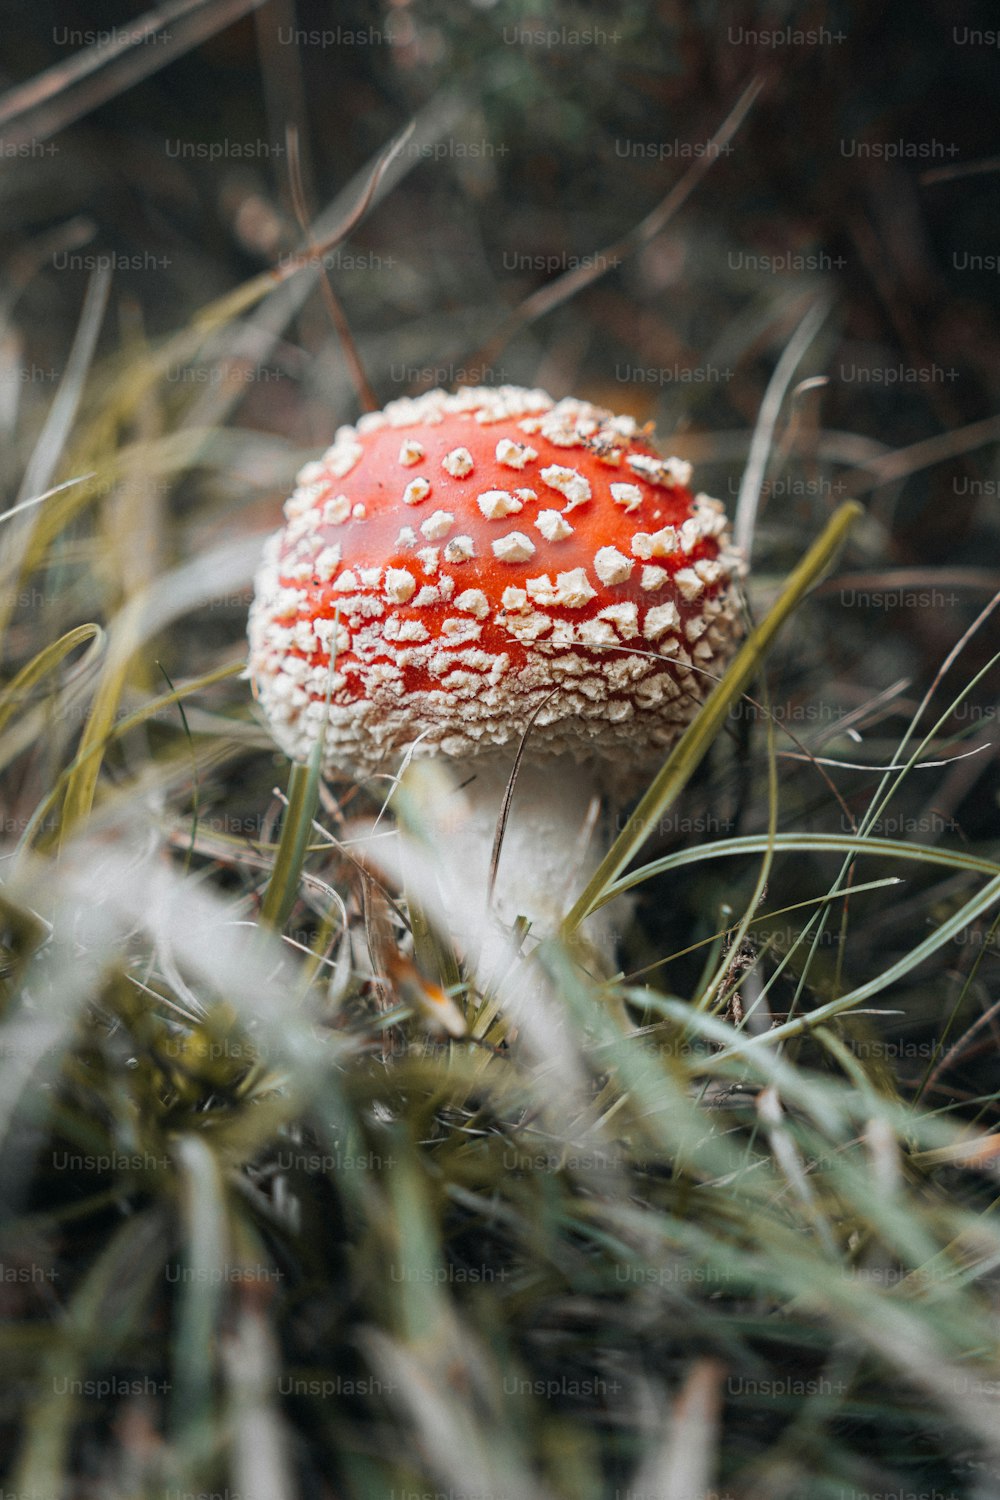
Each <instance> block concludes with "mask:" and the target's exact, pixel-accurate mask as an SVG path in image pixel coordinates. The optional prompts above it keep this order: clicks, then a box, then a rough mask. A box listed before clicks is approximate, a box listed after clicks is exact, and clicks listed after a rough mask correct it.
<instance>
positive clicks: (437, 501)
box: [249, 386, 740, 927]
mask: <svg viewBox="0 0 1000 1500" xmlns="http://www.w3.org/2000/svg"><path fill="white" fill-rule="evenodd" d="M690 475H691V466H690V464H688V463H686V462H684V461H683V460H681V459H677V458H663V457H661V456H660V455H658V454H657V453H656V452H655V450H654V449H653V447H652V446H651V444H650V443H649V441H648V440H647V433H646V430H645V429H643V430H639V429H638V428H637V425H636V423H635V421H634V419H633V418H631V417H622V416H613V415H612V414H611V413H610V412H608V411H605V410H603V409H601V408H599V407H596V406H593V405H591V404H590V403H589V402H586V401H580V400H574V399H565V400H561V401H558V402H556V401H553V399H552V398H551V397H550V396H548V395H546V394H545V392H544V391H539V390H524V389H521V388H519V387H515V386H501V387H499V388H497V389H460V390H459V391H457V392H456V393H455V394H453V395H448V394H446V393H445V392H444V391H440V390H436V391H430V392H428V393H426V394H425V395H422V396H419V397H416V398H414V399H402V400H397V401H392V402H390V404H389V405H388V406H387V407H386V408H385V410H384V411H380V412H370V413H368V414H366V415H365V416H362V417H361V418H360V420H359V421H358V423H357V425H356V427H341V428H340V429H339V431H338V432H337V433H336V436H335V439H334V442H333V446H332V447H331V448H330V449H329V450H328V451H327V452H326V453H325V454H324V456H323V457H322V459H320V460H319V461H318V462H315V463H310V464H307V465H306V466H305V468H304V469H303V470H302V471H301V473H300V474H299V476H298V486H297V488H296V490H295V492H294V494H293V495H292V496H291V498H290V499H289V500H288V502H287V504H286V506H285V517H286V525H285V528H284V530H283V531H282V532H280V533H278V534H277V535H276V536H274V537H272V538H271V540H270V541H269V542H268V544H267V547H266V550H265V555H264V560H263V563H262V566H261V568H260V571H259V573H258V576H257V580H256V597H255V600H254V604H253V608H252V611H251V616H250V631H249V633H250V645H251V654H250V666H249V672H250V676H251V678H252V680H253V682H254V686H255V692H256V695H257V698H258V701H259V702H260V704H261V706H262V708H263V710H264V713H265V714H266V716H267V719H268V721H269V723H270V725H271V729H272V732H273V734H274V736H275V738H276V740H277V741H278V743H279V744H280V745H281V747H282V749H284V750H285V751H286V752H287V754H288V755H289V756H290V757H291V758H292V759H293V760H299V761H304V760H306V759H307V758H308V757H309V754H310V752H311V751H312V749H313V747H314V745H315V742H316V738H317V736H318V735H319V734H320V733H321V732H323V733H324V735H325V738H324V761H325V764H326V765H327V766H328V767H330V766H333V765H338V764H339V765H347V766H351V767H352V768H353V769H355V770H361V771H364V770H373V769H375V768H378V767H381V768H386V767H391V766H392V765H393V761H394V758H398V756H399V754H400V753H401V752H403V751H405V750H407V749H408V748H410V747H412V746H414V745H415V746H416V751H415V753H416V754H418V755H423V756H427V755H436V756H438V757H440V758H441V759H442V760H443V762H445V763H448V764H451V765H454V766H455V767H456V769H457V771H458V772H459V773H460V775H461V779H462V780H463V781H464V782H466V783H468V784H467V785H466V787H465V788H464V794H465V797H466V798H467V799H468V803H469V804H470V806H469V813H468V817H467V819H466V821H465V823H464V824H463V825H462V828H461V829H460V830H459V831H458V833H457V834H456V836H455V837H456V839H457V844H456V845H454V847H455V852H456V854H457V857H458V859H459V861H460V868H461V870H462V872H463V876H462V878H463V882H464V884H465V886H466V888H467V889H470V890H472V891H474V893H475V898H476V899H477V900H478V902H479V908H480V910H481V909H482V904H483V901H484V898H485V890H486V882H487V873H488V865H489V854H490V849H491V844H492V839H493V832H494V827H495V824H496V819H497V814H498V811H499V807H500V803H501V799H502V796H503V791H504V788H505V785H506V782H507V778H508V776H509V773H510V768H511V764H512V761H513V756H514V754H515V752H516V749H517V747H518V744H519V743H520V740H521V737H522V735H523V734H524V731H525V729H526V727H527V726H528V724H529V721H531V720H532V715H534V719H533V721H532V722H531V732H530V738H529V742H528V745H529V752H530V757H526V761H525V763H524V765H523V768H522V771H521V773H520V774H519V778H518V782H517V787H516V790H515V794H514V802H513V806H512V809H511V814H510V818H509V821H508V825H507V832H506V836H505V842H504V846H503V854H502V858H501V865H500V880H499V882H498V885H497V889H496V892H495V907H496V909H497V911H498V912H499V914H500V915H501V916H503V917H505V918H506V919H508V920H510V919H512V918H513V917H514V916H515V915H517V914H518V913H523V914H525V915H527V916H528V917H529V918H532V919H533V920H534V921H535V922H536V924H540V925H541V926H542V927H547V926H549V925H550V924H551V922H552V920H553V918H555V917H557V916H558V915H559V914H560V912H559V911H558V910H556V909H555V908H556V907H558V906H560V905H561V903H562V901H563V899H564V897H565V895H566V894H567V886H568V885H570V884H575V883H576V881H577V880H578V879H579V877H580V875H581V873H583V874H585V873H587V871H586V867H585V864H583V863H582V862H581V851H580V849H579V848H578V847H577V845H578V843H579V839H580V834H581V829H582V827H583V824H584V821H585V817H586V813H587V809H588V807H589V806H590V804H591V800H592V798H593V796H594V795H595V792H596V791H597V790H599V789H607V788H608V787H611V788H612V789H613V787H614V785H615V782H616V780H619V781H620V779H621V778H622V777H623V776H624V777H626V779H627V778H628V776H629V774H630V773H631V772H632V771H634V769H635V767H636V766H637V765H638V766H641V765H642V763H643V762H648V761H649V760H650V758H651V757H655V756H656V755H657V754H658V753H660V752H662V750H663V749H664V747H666V746H668V745H669V744H670V743H671V742H672V741H673V740H675V739H676V738H677V736H678V735H679V734H680V732H681V731H682V730H683V729H684V727H685V725H686V724H687V723H688V722H689V721H690V720H691V718H692V717H693V716H694V715H695V713H696V712H697V710H698V708H699V706H700V704H701V702H702V700H703V699H704V697H705V696H706V694H707V691H708V689H709V688H710V687H711V686H712V683H713V681H714V678H715V677H716V676H717V675H718V674H719V672H720V670H721V669H722V667H723V666H724V665H725V663H726V660H727V659H728V657H729V656H730V654H731V652H732V650H733V648H734V645H735V642H736V640H737V638H738V636H739V633H740V624H739V613H738V608H737V597H736V591H735V588H734V580H735V577H736V575H737V573H738V571H739V563H738V560H737V556H736V554H735V553H734V551H733V550H732V548H731V545H730V539H729V530H728V523H727V519H726V515H725V513H724V510H723V507H722V505H721V504H720V502H719V501H718V500H713V499H710V498H709V497H708V496H707V495H703V494H694V495H693V494H692V492H691V490H690V488H689V481H690ZM331 652H333V653H334V660H333V667H332V670H331ZM699 669H700V670H699ZM470 772H472V773H474V774H473V775H472V776H470Z"/></svg>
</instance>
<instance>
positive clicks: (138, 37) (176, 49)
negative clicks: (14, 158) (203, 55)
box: [0, 0, 263, 150]
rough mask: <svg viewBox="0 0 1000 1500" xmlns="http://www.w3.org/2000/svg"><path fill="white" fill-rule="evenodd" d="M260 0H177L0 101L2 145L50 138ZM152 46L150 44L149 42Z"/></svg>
mask: <svg viewBox="0 0 1000 1500" xmlns="http://www.w3.org/2000/svg"><path fill="white" fill-rule="evenodd" d="M261 4H263V0H174V3H172V4H167V5H161V6H159V7H158V8H157V9H156V10H151V11H147V12H146V14H145V15H144V16H140V17H138V18H137V19H136V20H135V22H134V23H133V24H132V25H131V26H130V27H129V28H128V30H127V31H125V29H124V28H119V32H118V34H116V35H112V36H111V37H110V38H109V39H108V40H107V41H99V42H97V43H95V44H94V45H93V46H92V47H88V48H87V49H86V50H85V51H83V52H80V53H78V54H77V55H76V56H75V57H72V58H70V60H69V61H68V62H65V63H59V64H57V65H56V66H55V67H53V68H50V69H49V70H48V71H47V72H45V73H42V74H40V76H39V77H37V78H34V79H32V81H31V82H30V83H26V84H21V85H20V86H19V87H18V88H15V89H11V90H10V92H9V93H7V94H6V95H4V97H3V98H0V131H2V134H0V144H2V145H3V146H4V147H6V148H9V149H11V150H14V149H16V147H17V146H19V145H21V144H22V143H24V142H29V141H45V140H48V139H49V138H50V137H51V136H53V135H56V134H57V133H58V132H59V131H60V130H63V129H64V128H65V127H66V126H67V125H70V124H72V122H73V121H74V120H79V119H80V118H81V117H82V116H84V115H87V114H89V113H90V111H91V110H93V109H97V107H98V106H99V105H101V104H104V103H105V102H106V101H107V100H108V99H113V98H114V97H115V96H116V95H117V94H121V93H123V92H124V90H125V89H129V88H131V87H132V86H133V84H136V83H138V82H139V81H140V79H142V78H145V77H147V76H148V75H149V74H150V73H155V72H158V71H159V69H160V68H163V67H165V66H166V65H167V63H169V62H172V61H173V59H174V58H177V57H181V56H183V54H184V53H185V52H188V51H190V49H191V48H192V47H196V46H197V45H198V44H199V42H203V41H204V40H205V39H206V38H207V37H210V36H214V35H215V33H216V32H217V31H221V30H222V29H223V27H225V26H229V25H231V24H232V22H233V21H236V20H238V19H239V18H240V16H244V15H246V14H247V12H248V11H251V10H255V9H256V8H257V6H258V5H261ZM147 43H148V44H149V45H147Z"/></svg>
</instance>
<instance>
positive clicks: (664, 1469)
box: [629, 1359, 725, 1500]
mask: <svg viewBox="0 0 1000 1500" xmlns="http://www.w3.org/2000/svg"><path fill="white" fill-rule="evenodd" d="M724 1373H725V1372H724V1369H723V1367H722V1365H721V1364H719V1362H718V1361H717V1360H712V1359H700V1360H698V1361H697V1362H696V1363H695V1364H694V1365H693V1366H692V1367H691V1370H690V1372H689V1374H688V1376H687V1378H686V1380H685V1382H684V1385H683V1387H682V1389H681V1391H680V1392H679V1394H678V1396H677V1398H676V1400H675V1401H674V1403H673V1406H672V1409H671V1413H670V1421H669V1426H668V1432H667V1436H666V1438H665V1439H664V1443H663V1447H662V1449H661V1451H660V1452H659V1453H658V1454H656V1455H655V1456H653V1457H652V1458H650V1459H649V1460H648V1461H647V1463H646V1464H645V1465H644V1466H643V1468H642V1469H641V1470H640V1472H639V1474H637V1475H636V1477H635V1479H634V1480H633V1481H632V1482H631V1484H630V1486H629V1493H631V1494H635V1495H656V1496H657V1497H658V1500H702V1497H704V1496H706V1495H708V1493H709V1489H710V1486H711V1484H712V1480H713V1477H714V1471H715V1467H716V1454H717V1449H718V1441H719V1418H720V1415H721V1407H722V1378H723V1375H724Z"/></svg>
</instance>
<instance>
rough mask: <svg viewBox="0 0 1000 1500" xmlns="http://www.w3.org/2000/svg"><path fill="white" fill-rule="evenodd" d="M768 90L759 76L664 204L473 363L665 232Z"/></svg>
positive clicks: (542, 292) (556, 287) (566, 279)
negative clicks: (661, 232) (758, 99)
mask: <svg viewBox="0 0 1000 1500" xmlns="http://www.w3.org/2000/svg"><path fill="white" fill-rule="evenodd" d="M763 87H764V78H763V76H762V75H761V76H758V77H756V78H754V79H753V81H752V82H751V83H750V84H748V86H747V87H746V88H745V89H744V90H743V93H742V94H741V95H740V97H739V98H738V99H737V101H736V103H735V104H734V105H733V108H732V109H731V110H730V112H729V114H728V115H727V116H726V118H725V119H724V120H723V122H722V124H721V125H720V126H719V128H718V130H717V131H716V132H715V134H714V135H713V136H712V137H711V140H710V141H709V142H708V143H707V144H706V148H705V150H704V152H703V153H702V154H701V155H700V156H698V157H697V158H696V160H695V161H694V162H693V163H692V165H691V166H690V167H689V168H688V169H687V171H686V172H685V173H684V175H683V176H682V177H681V179H680V181H679V182H676V183H675V184H674V186H673V187H672V188H671V189H670V191H669V193H667V195H666V196H665V197H664V198H663V199H662V201H661V202H660V203H658V204H657V205H656V207H655V208H654V209H653V210H652V212H651V213H649V214H647V215H646V217H645V218H644V219H642V220H641V221H640V222H639V223H638V224H637V225H636V226H635V227H634V228H633V229H630V230H629V231H628V233H627V234H624V235H622V236H621V238H620V239H617V240H615V241H614V242H613V243H612V244H610V245H606V246H605V247H604V249H603V250H600V251H598V252H596V253H595V254H594V256H593V258H592V260H593V263H592V264H591V265H586V266H580V267H578V268H575V269H574V270H571V271H566V272H565V273H564V275H562V276H558V277H557V278H556V280H555V281H551V282H549V284H548V285H547V286H543V287H540V288H539V290H538V291H537V292H533V293H532V295H531V296H530V297H526V298H525V300H524V301H523V302H522V303H521V305H520V307H518V308H517V309H516V310H515V311H514V313H512V314H511V316H510V318H509V319H508V320H507V322H506V323H505V324H504V325H503V327H502V328H501V329H500V331H499V332H498V333H497V334H495V335H494V337H493V338H492V339H491V340H490V341H489V342H488V343H487V344H486V345H484V347H483V348H482V349H480V350H479V351H477V353H476V354H475V355H473V356H472V358H471V359H470V361H469V363H470V364H486V365H489V364H492V362H493V360H494V359H495V358H496V357H497V355H498V354H499V352H500V351H501V349H503V348H505V347H506V345H507V344H509V343H510V341H511V339H512V338H513V337H514V335H515V334H516V333H517V332H518V330H519V329H521V328H527V327H528V326H529V325H530V324H532V323H535V322H537V321H538V319H539V318H542V317H544V316H545V314H546V313H549V312H551V311H552V310H553V308H556V307H559V306H561V305H562V303H564V302H568V301H569V299H570V298H571V297H575V296H576V295H577V293H578V292H582V291H583V290H584V288H585V287H588V286H590V285H591V284H592V283H593V282H595V281H598V280H599V279H600V278H601V277H602V276H605V275H606V274H607V272H608V270H609V269H610V268H611V267H612V266H617V265H618V264H619V263H620V262H621V261H622V260H624V259H625V258H626V257H627V256H629V255H634V254H635V252H636V251H637V250H640V249H641V248H642V246H643V245H647V244H648V243H649V241H650V240H652V239H654V238H655V237H656V235H658V234H659V233H660V231H661V230H662V229H664V228H665V227H666V226H667V224H668V223H669V222H670V220H671V219H672V218H673V216H674V214H675V213H676V212H677V210H678V209H679V208H681V207H682V206H683V204H684V203H686V202H687V200H688V198H690V196H691V194H692V193H693V192H694V190H695V188H696V187H697V186H698V184H699V183H700V182H701V180H702V179H703V177H704V176H705V174H706V173H707V172H708V171H709V169H710V168H711V166H712V164H713V163H714V162H715V161H717V160H718V157H719V154H720V152H721V151H722V150H723V148H724V147H725V146H727V145H728V144H729V142H730V141H731V140H732V138H733V136H734V135H735V134H736V132H737V131H738V130H739V128H740V126H741V125H742V124H743V121H744V120H745V119H746V117H747V115H748V114H749V113H750V110H751V109H752V108H753V106H754V104H755V103H756V100H757V96H758V95H759V94H760V92H761V89H762V88H763Z"/></svg>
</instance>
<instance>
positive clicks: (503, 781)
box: [440, 755, 628, 972]
mask: <svg viewBox="0 0 1000 1500" xmlns="http://www.w3.org/2000/svg"><path fill="white" fill-rule="evenodd" d="M512 764H513V760H512V758H510V757H506V756H503V757H501V756H497V757H493V756H484V757H483V758H482V759H481V760H475V761H472V762H465V763H459V764H457V765H456V766H455V767H453V768H450V769H449V773H448V774H449V777H450V779H451V781H452V784H453V787H454V791H453V794H452V795H451V796H449V797H448V798H447V799H446V804H445V807H444V808H443V809H442V811H443V814H444V817H443V825H442V827H441V829H440V838H441V843H442V853H443V855H444V856H445V860H444V862H445V864H446V866H447V872H448V877H447V879H446V885H447V887H448V896H447V899H448V901H449V909H450V913H451V916H452V920H453V925H454V928H455V931H456V933H457V934H458V935H459V936H460V937H461V936H462V935H466V940H467V941H468V938H470V937H471V939H472V941H475V939H476V936H477V935H478V934H482V945H483V946H482V949H481V952H485V950H488V949H491V948H492V947H493V944H492V943H491V942H490V941H489V939H488V936H487V933H488V929H489V927H490V925H491V924H490V923H489V922H488V921H485V920H484V919H485V918H486V913H487V905H486V903H487V893H488V889H489V874H490V858H491V852H492V848H493V841H494V837H495V833H496V826H497V819H498V817H499V815H500V810H501V807H502V806H503V800H504V794H505V791H506V788H507V783H508V781H509V778H510V773H511V767H512ZM600 799H601V787H600V785H599V782H598V778H597V775H596V772H595V770H594V768H593V767H592V765H591V764H586V763H584V764H581V763H580V762H578V761H576V760H574V759H573V758H572V757H571V756H568V755H556V756H549V757H546V758H544V759H541V760H538V761H524V762H522V764H521V767H520V769H519V770H518V774H517V780H516V783H515V786H514V794H513V800H512V802H511V807H510V812H509V815H508V818H507V824H506V828H505V831H504V837H503V843H502V846H501V850H500V860H499V864H498V867H497V879H496V885H495V887H494V892H493V901H492V907H491V910H492V912H493V914H494V916H495V917H497V918H499V919H500V922H501V923H503V924H504V925H505V926H506V927H508V928H509V927H510V926H511V925H512V924H513V922H514V921H515V919H516V918H517V917H519V916H523V917H526V918H528V920H529V921H530V922H531V936H532V937H534V938H542V937H547V936H550V935H551V934H552V933H554V932H555V931H556V929H557V928H558V926H559V923H560V921H561V919H562V918H563V917H564V916H565V915H566V913H567V911H568V910H569V908H570V907H571V905H572V903H573V901H574V900H575V898H576V897H577V896H578V895H579V893H580V891H581V890H582V889H583V886H584V885H585V883H586V881H587V880H588V878H589V877H590V875H592V874H593V872H594V870H595V869H596V868H597V865H598V864H599V862H600V860H601V858H602V857H603V855H604V853H605V850H606V849H607V847H608V844H609V842H610V838H611V835H612V830H611V826H610V825H611V814H610V813H609V811H608V809H607V808H606V806H604V805H602V803H601V800H600ZM595 807H596V808H597V816H596V819H595V817H594V809H595ZM627 914H628V905H627V902H626V901H625V900H619V901H615V902H613V903H612V904H611V905H610V906H607V907H602V908H601V910H600V911H599V912H596V913H595V914H594V915H593V916H592V917H589V918H588V919H587V921H586V922H585V923H584V924H583V927H582V929H581V933H582V936H583V937H584V938H585V939H586V940H587V942H588V943H589V944H590V945H591V947H592V948H593V949H594V950H595V953H596V955H597V956H598V958H599V961H600V966H601V967H602V968H603V969H604V970H605V971H606V972H612V971H613V969H614V967H615V954H616V949H617V946H618V942H619V939H620V937H621V925H622V922H623V921H624V919H625V918H626V917H627ZM492 925H493V926H494V927H495V925H496V924H495V923H493V924H492Z"/></svg>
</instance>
